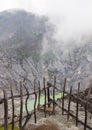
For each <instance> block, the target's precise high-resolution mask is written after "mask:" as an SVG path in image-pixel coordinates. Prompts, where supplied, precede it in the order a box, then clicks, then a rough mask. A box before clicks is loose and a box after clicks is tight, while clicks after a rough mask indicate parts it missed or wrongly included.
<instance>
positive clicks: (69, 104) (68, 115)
mask: <svg viewBox="0 0 92 130" xmlns="http://www.w3.org/2000/svg"><path fill="white" fill-rule="evenodd" d="M71 95H72V86H71V88H70V93H69V103H68V114H67V120H69V117H70V106H71Z"/></svg>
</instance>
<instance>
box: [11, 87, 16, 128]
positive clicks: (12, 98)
mask: <svg viewBox="0 0 92 130" xmlns="http://www.w3.org/2000/svg"><path fill="white" fill-rule="evenodd" d="M11 100H12V130H14V111H15V109H14V97H13V90H12V87H11Z"/></svg>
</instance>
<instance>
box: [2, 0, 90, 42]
mask: <svg viewBox="0 0 92 130" xmlns="http://www.w3.org/2000/svg"><path fill="white" fill-rule="evenodd" d="M91 5H92V0H26V1H25V0H7V1H6V0H3V1H1V0H0V10H4V9H9V8H20V9H25V10H27V11H30V12H33V13H36V14H39V15H47V16H48V17H49V18H50V21H51V22H52V23H53V24H55V26H56V28H57V33H56V38H58V39H63V40H65V41H67V40H68V39H71V38H74V39H76V38H77V39H78V38H79V39H80V37H81V35H82V34H87V35H88V34H91V33H92V14H91V13H92V6H91Z"/></svg>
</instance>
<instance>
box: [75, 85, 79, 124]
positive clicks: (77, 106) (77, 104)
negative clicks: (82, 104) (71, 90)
mask: <svg viewBox="0 0 92 130" xmlns="http://www.w3.org/2000/svg"><path fill="white" fill-rule="evenodd" d="M79 91H80V83H78V91H77V103H76V126H78V112H79Z"/></svg>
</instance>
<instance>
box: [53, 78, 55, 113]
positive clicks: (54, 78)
mask: <svg viewBox="0 0 92 130" xmlns="http://www.w3.org/2000/svg"><path fill="white" fill-rule="evenodd" d="M55 87H56V76H55V77H54V86H53V114H55Z"/></svg>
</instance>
